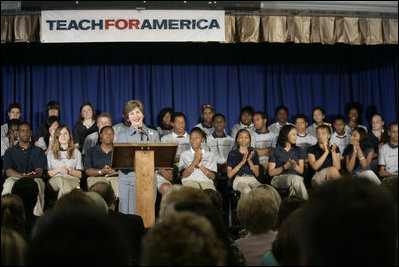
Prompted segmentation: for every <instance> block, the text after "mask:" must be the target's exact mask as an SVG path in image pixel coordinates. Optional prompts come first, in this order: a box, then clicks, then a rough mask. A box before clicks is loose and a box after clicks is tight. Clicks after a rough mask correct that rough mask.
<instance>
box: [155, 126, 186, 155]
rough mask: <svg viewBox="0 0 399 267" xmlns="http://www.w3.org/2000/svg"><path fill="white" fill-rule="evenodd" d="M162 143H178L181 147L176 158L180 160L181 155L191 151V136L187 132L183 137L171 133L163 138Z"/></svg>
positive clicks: (178, 148)
mask: <svg viewBox="0 0 399 267" xmlns="http://www.w3.org/2000/svg"><path fill="white" fill-rule="evenodd" d="M161 142H162V143H178V144H179V146H178V147H177V150H176V156H175V158H180V155H181V153H183V152H184V151H186V150H188V149H190V136H189V135H188V133H187V132H186V131H185V132H184V134H183V135H182V136H178V135H177V134H175V132H171V133H170V134H167V135H164V136H162V138H161Z"/></svg>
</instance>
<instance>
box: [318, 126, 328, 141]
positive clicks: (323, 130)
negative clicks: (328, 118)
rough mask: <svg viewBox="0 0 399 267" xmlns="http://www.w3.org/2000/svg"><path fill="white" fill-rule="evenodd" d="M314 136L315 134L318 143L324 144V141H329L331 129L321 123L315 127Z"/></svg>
mask: <svg viewBox="0 0 399 267" xmlns="http://www.w3.org/2000/svg"><path fill="white" fill-rule="evenodd" d="M316 136H317V141H318V142H319V143H320V144H324V143H325V142H327V144H328V142H329V140H330V138H331V129H330V127H328V126H327V125H325V124H322V125H320V126H318V127H317V129H316Z"/></svg>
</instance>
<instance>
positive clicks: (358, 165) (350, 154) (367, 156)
mask: <svg viewBox="0 0 399 267" xmlns="http://www.w3.org/2000/svg"><path fill="white" fill-rule="evenodd" d="M373 156H374V148H373V144H372V143H371V141H370V139H369V137H368V134H367V132H366V130H364V129H363V128H362V127H356V128H355V129H353V130H352V134H351V142H350V145H349V146H348V147H347V148H346V150H345V151H344V157H345V164H346V169H347V170H348V172H349V173H352V174H354V175H356V176H358V177H362V178H366V179H368V180H370V181H372V182H374V183H376V184H381V181H380V179H379V178H378V177H377V175H375V173H374V172H373V171H372V170H371V168H370V163H371V160H372V159H373Z"/></svg>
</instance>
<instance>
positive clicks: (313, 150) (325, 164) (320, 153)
mask: <svg viewBox="0 0 399 267" xmlns="http://www.w3.org/2000/svg"><path fill="white" fill-rule="evenodd" d="M335 152H336V153H340V151H339V147H338V146H337V147H336V148H335ZM307 154H313V155H314V156H315V159H316V160H318V159H319V158H320V157H321V156H323V154H324V150H323V149H321V148H320V146H319V144H316V145H314V146H311V147H309V148H308V153H307ZM332 165H333V160H332V152H331V151H330V153H328V155H327V158H326V160H325V161H324V162H323V164H322V165H321V166H320V168H318V169H317V170H316V171H321V170H323V169H325V168H328V167H331V166H332Z"/></svg>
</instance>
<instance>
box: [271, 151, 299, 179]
mask: <svg viewBox="0 0 399 267" xmlns="http://www.w3.org/2000/svg"><path fill="white" fill-rule="evenodd" d="M304 158H305V155H304V154H303V153H302V149H301V148H300V147H297V146H295V147H293V146H291V148H290V150H289V151H286V150H285V149H284V148H283V147H282V146H277V147H275V148H273V149H272V150H271V151H270V156H269V163H270V162H274V163H276V168H279V167H281V166H283V165H284V164H285V163H286V162H287V161H288V160H289V159H293V160H295V161H296V163H297V164H299V160H300V159H304ZM281 174H296V175H301V174H300V173H298V172H297V171H295V170H292V169H288V170H284V171H283V172H282V173H280V175H281Z"/></svg>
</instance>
